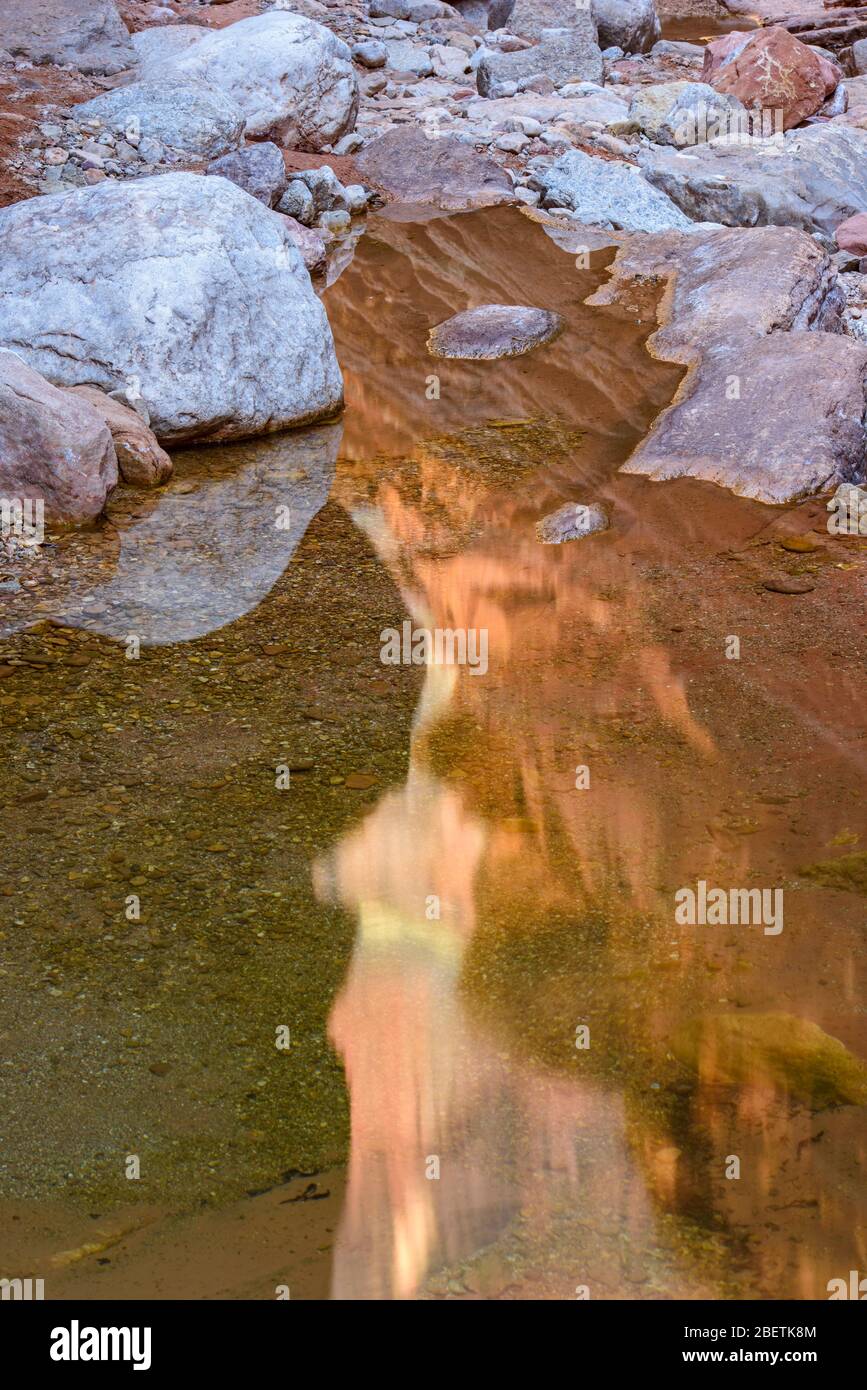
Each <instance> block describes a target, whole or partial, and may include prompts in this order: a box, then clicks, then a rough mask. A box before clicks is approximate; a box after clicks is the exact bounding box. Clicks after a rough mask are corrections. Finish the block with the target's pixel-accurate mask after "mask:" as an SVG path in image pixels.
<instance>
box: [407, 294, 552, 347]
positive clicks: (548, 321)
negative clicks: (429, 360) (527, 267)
mask: <svg viewBox="0 0 867 1390" xmlns="http://www.w3.org/2000/svg"><path fill="white" fill-rule="evenodd" d="M563 326H564V325H563V319H562V318H561V317H560V315H559V314H555V313H553V312H552V310H550V309H531V308H528V307H526V306H525V305H521V304H482V305H481V306H480V307H479V308H478V309H466V310H464V312H463V313H462V314H455V315H454V316H453V317H452V318H450V319H446V320H445V322H444V323H439V324H437V326H436V327H435V328H432V329H431V331H430V333H429V334H428V341H427V346H428V352H429V353H430V354H431V356H432V357H455V358H459V359H461V360H464V361H472V360H479V361H482V360H483V361H495V360H497V359H498V358H501V357H523V355H524V353H526V352H532V351H533V349H534V348H537V347H541V346H542V345H543V343H550V342H552V341H553V340H554V338H557V337H559V335H560V334H561V333H562V332H563Z"/></svg>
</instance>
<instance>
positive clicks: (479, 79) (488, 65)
mask: <svg viewBox="0 0 867 1390" xmlns="http://www.w3.org/2000/svg"><path fill="white" fill-rule="evenodd" d="M575 13H576V15H581V16H582V20H581V22H579V23H577V24H573V25H572V26H570V28H568V29H550V30H544V31H543V36H542V38H541V39H540V41H539V43H538V44H536V45H535V46H534V47H533V48H522V49H521V50H520V51H519V52H517V53H495V52H493V51H487V52H486V53H485V54H484V56H483V57H482V59H481V61H480V62H479V64H478V67H477V68H476V83H477V86H478V89H479V93H480V95H481V96H483V97H488V96H490V97H496V96H499V95H500V94H501V90H502V88H503V87H504V85H505V84H506V83H510V82H514V83H516V84H517V86H518V87H520V86H521V85H522V84H523V83H526V82H528V81H529V80H530V79H531V78H533V77H537V76H542V77H546V78H549V79H550V81H551V82H553V84H554V86H555V87H563V86H565V85H566V83H568V82H572V81H575V82H582V81H589V82H599V81H600V80H601V78H602V50H601V49H600V47H599V44H598V43H597V42H596V25H595V24H594V23H593V20H592V18H591V16H590V15H589V14H588V13H587V12H586V11H580V10H579V11H575Z"/></svg>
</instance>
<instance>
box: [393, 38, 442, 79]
mask: <svg viewBox="0 0 867 1390" xmlns="http://www.w3.org/2000/svg"><path fill="white" fill-rule="evenodd" d="M385 49H386V54H387V57H386V61H387V63H388V66H389V67H390V68H392V69H393V70H394V71H395V72H411V73H412V74H413V75H414V76H415V77H429V76H430V74H431V73H432V72H433V63H432V62H431V60H430V54H429V53H428V51H427V49H426V48H423V47H422V46H421V44H418V43H409V42H408V41H407V40H406V39H394V40H391V41H390V42H389V43H387V44H386V45H385Z"/></svg>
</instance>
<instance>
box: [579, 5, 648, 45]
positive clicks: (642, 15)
mask: <svg viewBox="0 0 867 1390" xmlns="http://www.w3.org/2000/svg"><path fill="white" fill-rule="evenodd" d="M593 18H594V19H595V20H596V27H597V29H598V31H599V43H600V44H601V46H602V47H603V48H622V49H623V51H624V53H647V52H648V50H649V49H651V48H652V47H653V45H654V44H655V43H656V41H657V39H658V38H659V33H660V27H659V16H658V15H657V13H656V5H655V4H654V0H593Z"/></svg>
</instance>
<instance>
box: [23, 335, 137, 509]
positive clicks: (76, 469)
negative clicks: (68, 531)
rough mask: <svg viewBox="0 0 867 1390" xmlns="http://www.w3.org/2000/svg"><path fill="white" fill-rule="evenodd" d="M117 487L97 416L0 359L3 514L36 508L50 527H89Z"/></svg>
mask: <svg viewBox="0 0 867 1390" xmlns="http://www.w3.org/2000/svg"><path fill="white" fill-rule="evenodd" d="M116 483H117V456H116V454H115V451H114V444H113V443H112V439H111V434H110V433H109V429H108V426H107V425H106V423H105V421H104V419H103V418H102V416H101V415H98V414H97V412H96V411H95V410H94V408H93V406H92V405H90V404H89V403H88V402H87V401H85V400H80V399H79V398H78V397H77V396H74V395H73V394H72V393H71V392H69V391H61V390H58V388H57V387H56V386H52V385H51V383H50V382H48V381H46V380H45V378H44V377H43V376H40V375H39V373H38V372H34V371H32V370H31V368H30V367H28V366H26V364H25V363H24V362H22V361H21V359H20V357H17V356H16V355H15V354H14V353H12V352H0V493H2V497H3V500H4V502H5V504H6V507H8V508H12V507H13V506H14V505H16V504H20V503H23V502H26V501H27V500H28V499H29V500H32V501H34V502H42V503H43V505H44V507H45V516H46V518H47V519H48V520H49V521H55V522H68V523H74V522H83V521H92V520H94V518H95V517H97V516H99V514H100V512H101V511H102V509H103V507H104V506H105V499H106V497H107V496H108V494H109V493H110V492H111V490H112V488H113V487H114V486H115V484H116Z"/></svg>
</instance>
